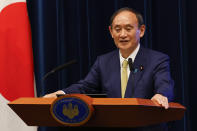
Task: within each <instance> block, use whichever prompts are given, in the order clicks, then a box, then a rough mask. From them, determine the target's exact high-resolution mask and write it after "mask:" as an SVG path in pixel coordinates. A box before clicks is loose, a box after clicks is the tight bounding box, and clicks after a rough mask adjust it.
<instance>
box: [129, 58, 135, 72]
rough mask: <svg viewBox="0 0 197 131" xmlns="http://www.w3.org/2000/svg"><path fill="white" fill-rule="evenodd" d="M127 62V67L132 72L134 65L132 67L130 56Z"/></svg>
mask: <svg viewBox="0 0 197 131" xmlns="http://www.w3.org/2000/svg"><path fill="white" fill-rule="evenodd" d="M128 63H129V69H130V71H131V72H132V71H133V70H134V67H133V61H132V59H131V58H129V59H128Z"/></svg>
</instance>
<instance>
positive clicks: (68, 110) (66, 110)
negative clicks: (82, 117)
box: [62, 102, 79, 119]
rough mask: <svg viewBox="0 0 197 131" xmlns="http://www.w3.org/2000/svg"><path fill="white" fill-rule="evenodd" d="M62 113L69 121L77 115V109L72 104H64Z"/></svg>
mask: <svg viewBox="0 0 197 131" xmlns="http://www.w3.org/2000/svg"><path fill="white" fill-rule="evenodd" d="M62 113H63V114H64V115H65V116H67V117H68V118H70V119H73V118H74V117H75V116H77V115H79V109H78V106H77V105H74V107H73V105H72V103H71V102H70V103H68V106H67V105H66V104H65V105H64V106H63V111H62Z"/></svg>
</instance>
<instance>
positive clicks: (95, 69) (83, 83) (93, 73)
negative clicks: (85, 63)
mask: <svg viewBox="0 0 197 131" xmlns="http://www.w3.org/2000/svg"><path fill="white" fill-rule="evenodd" d="M99 87H100V72H99V57H98V58H97V60H96V62H95V63H94V65H93V66H92V68H91V70H90V72H89V73H88V75H87V76H86V77H85V79H83V80H80V81H79V82H77V83H76V84H72V85H71V86H69V87H67V88H65V89H63V91H64V92H65V93H66V94H72V93H81V94H92V93H99V92H100V88H99Z"/></svg>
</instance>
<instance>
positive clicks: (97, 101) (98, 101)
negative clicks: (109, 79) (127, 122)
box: [9, 97, 185, 109]
mask: <svg viewBox="0 0 197 131" xmlns="http://www.w3.org/2000/svg"><path fill="white" fill-rule="evenodd" d="M55 99H56V98H33V97H22V98H19V99H16V100H14V101H12V102H10V103H9V104H31V105H32V104H33V105H34V104H36V105H40V104H41V105H51V104H52V103H53V101H54V100H55ZM92 105H93V106H94V105H95V106H96V105H132V106H135V105H138V106H139V105H142V106H156V107H161V105H159V104H158V103H156V102H154V101H152V100H149V99H141V98H92ZM169 108H182V109H185V107H184V106H182V105H181V104H179V103H174V102H171V103H169Z"/></svg>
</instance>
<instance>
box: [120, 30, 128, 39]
mask: <svg viewBox="0 0 197 131" xmlns="http://www.w3.org/2000/svg"><path fill="white" fill-rule="evenodd" d="M120 37H122V38H125V37H127V32H126V30H121V32H120Z"/></svg>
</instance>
